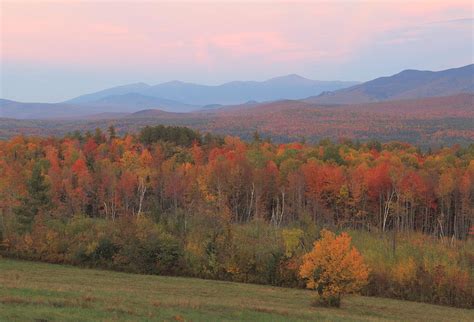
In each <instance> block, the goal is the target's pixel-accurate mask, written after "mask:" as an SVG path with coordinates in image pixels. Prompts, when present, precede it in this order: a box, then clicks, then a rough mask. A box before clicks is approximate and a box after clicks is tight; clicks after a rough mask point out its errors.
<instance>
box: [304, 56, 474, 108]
mask: <svg viewBox="0 0 474 322" xmlns="http://www.w3.org/2000/svg"><path fill="white" fill-rule="evenodd" d="M459 93H474V64H471V65H467V66H463V67H459V68H451V69H446V70H442V71H438V72H432V71H421V70H413V69H408V70H404V71H402V72H400V73H398V74H395V75H392V76H388V77H379V78H376V79H374V80H371V81H368V82H365V83H362V84H359V85H355V86H352V87H349V88H344V89H340V90H336V91H332V92H325V93H322V94H320V95H319V96H315V97H310V98H308V99H306V101H307V102H311V103H318V104H355V103H368V102H380V101H387V100H400V99H416V98H424V97H435V96H449V95H455V94H459Z"/></svg>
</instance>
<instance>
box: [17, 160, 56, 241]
mask: <svg viewBox="0 0 474 322" xmlns="http://www.w3.org/2000/svg"><path fill="white" fill-rule="evenodd" d="M20 201H21V204H20V205H19V206H18V207H16V208H15V214H16V216H17V219H18V222H19V224H20V229H21V231H22V232H28V231H31V228H32V225H33V222H34V220H35V217H36V216H37V215H38V213H39V212H40V211H43V210H47V209H48V208H49V207H50V205H51V198H50V195H49V185H48V183H47V182H45V178H44V175H43V173H42V171H41V163H40V162H37V163H35V165H34V166H33V172H32V173H31V177H30V179H29V180H28V182H27V194H26V196H24V197H22V198H21V199H20Z"/></svg>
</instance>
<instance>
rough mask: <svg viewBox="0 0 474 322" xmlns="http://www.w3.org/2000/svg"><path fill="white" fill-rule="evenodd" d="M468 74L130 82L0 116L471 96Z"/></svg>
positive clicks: (2, 105) (21, 106)
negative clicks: (355, 79)
mask: <svg viewBox="0 0 474 322" xmlns="http://www.w3.org/2000/svg"><path fill="white" fill-rule="evenodd" d="M473 76H474V64H471V65H467V66H464V67H460V68H453V69H448V70H443V71H437V72H433V71H418V70H405V71H402V72H400V73H398V74H395V75H392V76H387V77H380V78H376V79H374V80H371V81H368V82H365V83H357V82H344V81H317V80H310V79H307V78H304V77H301V76H298V75H294V74H292V75H287V76H282V77H276V78H272V79H269V80H266V81H262V82H256V81H234V82H229V83H225V84H222V85H215V86H210V85H200V84H193V83H185V82H180V81H172V82H167V83H162V84H158V85H154V86H151V85H148V84H145V83H135V84H128V85H123V86H118V87H113V88H109V89H105V90H102V91H99V92H95V93H90V94H85V95H81V96H79V97H76V98H73V99H71V100H68V101H65V102H61V103H22V102H16V101H11V100H4V99H0V117H5V118H16V119H67V118H86V117H87V118H91V117H92V118H100V117H102V118H108V117H112V116H114V117H116V116H118V115H126V114H128V113H135V112H138V111H141V110H151V109H154V110H162V111H166V112H178V113H187V112H192V111H206V112H213V111H219V110H222V109H236V108H237V109H242V108H245V109H248V108H253V107H255V106H258V105H259V104H267V103H268V102H272V101H280V100H302V101H304V102H306V103H310V104H312V105H314V104H315V105H341V104H342V105H343V104H360V103H370V102H383V101H392V100H403V99H418V98H426V97H437V96H449V95H456V94H459V93H474V77H473ZM236 106H237V107H236ZM145 114H146V113H145ZM155 114H156V113H155Z"/></svg>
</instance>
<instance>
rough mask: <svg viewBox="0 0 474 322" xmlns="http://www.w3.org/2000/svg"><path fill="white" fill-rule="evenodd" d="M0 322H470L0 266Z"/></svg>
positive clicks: (176, 282)
mask: <svg viewBox="0 0 474 322" xmlns="http://www.w3.org/2000/svg"><path fill="white" fill-rule="evenodd" d="M0 271H2V274H0V284H1V285H2V287H1V288H0V320H9V321H12V320H48V321H55V320H58V321H78V320H82V321H84V320H114V321H125V320H128V321H129V320H160V321H161V320H167V321H170V320H176V321H190V320H192V321H211V320H212V321H216V320H219V321H250V320H253V321H316V320H327V321H349V320H350V321H388V320H393V319H394V317H396V318H397V319H398V320H403V321H416V320H426V321H472V320H473V319H474V312H473V311H472V310H463V309H455V308H450V307H441V306H436V305H429V304H422V303H415V302H406V301H397V300H389V299H381V298H371V297H350V298H347V299H346V300H345V301H344V303H343V306H342V308H340V309H329V308H319V307H312V306H311V305H310V302H311V296H312V295H313V293H312V292H309V291H305V290H295V289H286V288H278V287H269V286H259V285H250V284H239V283H230V282H218V281H211V280H200V279H192V278H177V277H162V276H147V275H135V274H125V273H117V272H109V271H100V270H92V269H80V268H75V267H69V266H61V265H51V264H44V263H34V262H24V261H13V260H8V259H0Z"/></svg>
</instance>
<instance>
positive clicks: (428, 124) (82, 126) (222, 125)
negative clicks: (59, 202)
mask: <svg viewBox="0 0 474 322" xmlns="http://www.w3.org/2000/svg"><path fill="white" fill-rule="evenodd" d="M473 102H474V95H472V94H460V95H454V96H447V97H433V98H423V99H413V100H400V101H387V102H378V103H365V104H354V105H341V106H334V105H316V104H311V103H308V102H303V101H278V102H273V103H265V104H246V105H238V106H233V107H227V108H220V109H215V110H205V111H200V112H192V113H170V112H164V111H161V110H156V109H147V110H142V111H138V112H135V113H133V114H122V115H120V116H119V117H115V116H114V114H100V115H96V116H93V117H90V118H89V119H88V120H68V121H66V120H65V121H60V120H56V121H54V120H12V119H0V137H11V136H13V135H18V134H39V135H62V134H65V133H67V132H71V131H75V130H78V131H87V130H89V131H94V130H95V129H96V128H102V129H104V130H105V129H106V128H107V127H108V126H109V125H111V124H114V125H115V127H116V128H117V129H118V131H119V132H120V133H124V132H134V131H138V130H139V129H140V128H142V127H143V126H145V125H156V124H168V125H186V126H190V127H193V128H195V129H199V130H201V131H205V132H212V133H218V134H226V135H235V136H240V137H242V138H245V139H251V138H252V135H253V133H254V131H256V130H257V131H259V132H260V133H261V134H262V135H263V136H264V137H271V138H272V140H273V141H275V142H288V141H291V140H300V139H301V138H302V137H304V138H306V139H307V140H310V141H315V140H320V139H323V138H331V139H333V140H337V139H339V138H341V137H344V138H351V139H357V140H368V139H377V140H380V141H382V142H386V141H390V140H398V141H405V142H409V143H413V144H417V145H420V146H423V147H428V146H432V147H435V146H439V145H441V144H445V145H447V144H454V143H459V144H463V145H466V144H469V143H472V140H474V130H473V128H472V124H473V122H474V110H473V108H472V107H473V106H474V103H473ZM100 118H102V119H107V121H104V120H100Z"/></svg>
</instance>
